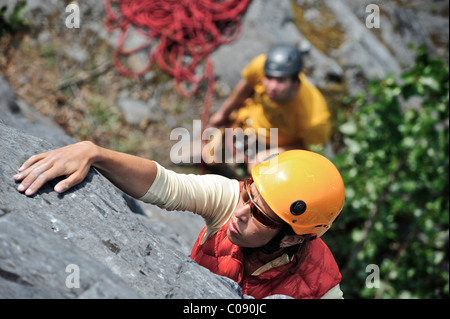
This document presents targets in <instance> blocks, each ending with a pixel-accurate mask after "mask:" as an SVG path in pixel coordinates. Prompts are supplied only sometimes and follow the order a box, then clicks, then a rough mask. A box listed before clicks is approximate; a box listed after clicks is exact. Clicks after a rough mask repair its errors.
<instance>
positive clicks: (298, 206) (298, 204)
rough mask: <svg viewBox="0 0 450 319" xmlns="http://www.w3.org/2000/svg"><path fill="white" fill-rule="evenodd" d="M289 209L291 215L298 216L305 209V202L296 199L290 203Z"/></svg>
mask: <svg viewBox="0 0 450 319" xmlns="http://www.w3.org/2000/svg"><path fill="white" fill-rule="evenodd" d="M290 210H291V214H292V215H295V216H299V215H301V214H303V213H304V212H305V211H306V203H305V202H304V201H302V200H296V201H295V202H293V203H292V204H291V207H290Z"/></svg>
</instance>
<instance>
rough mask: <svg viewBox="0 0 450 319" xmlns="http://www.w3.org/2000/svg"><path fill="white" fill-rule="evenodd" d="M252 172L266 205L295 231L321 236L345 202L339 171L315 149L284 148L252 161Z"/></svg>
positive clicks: (299, 233)
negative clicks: (263, 159) (282, 150)
mask: <svg viewBox="0 0 450 319" xmlns="http://www.w3.org/2000/svg"><path fill="white" fill-rule="evenodd" d="M251 174H252V178H253V181H254V183H255V186H256V187H257V189H258V191H259V192H260V194H261V196H262V197H263V198H264V200H265V201H266V203H267V205H269V207H270V208H271V209H272V210H273V211H274V212H275V214H277V215H278V216H279V217H280V218H281V219H283V220H284V221H285V222H286V223H288V224H289V225H290V226H291V227H292V229H293V230H294V232H295V233H296V234H298V235H306V234H315V235H316V236H317V237H320V236H322V235H323V234H324V233H325V232H326V231H327V230H328V229H330V227H331V224H332V223H333V221H334V220H335V219H336V217H337V216H338V215H339V214H340V212H341V210H342V208H343V206H344V199H345V191H344V182H343V181H342V177H341V175H340V174H339V171H338V170H337V168H336V167H335V166H334V165H333V163H331V162H330V161H329V160H328V159H326V158H325V157H323V156H322V155H319V154H317V153H313V152H310V151H304V150H292V151H286V152H283V153H280V154H279V155H276V156H272V157H269V158H268V159H266V160H265V161H263V162H262V163H259V164H258V165H255V166H254V167H253V169H252V172H251Z"/></svg>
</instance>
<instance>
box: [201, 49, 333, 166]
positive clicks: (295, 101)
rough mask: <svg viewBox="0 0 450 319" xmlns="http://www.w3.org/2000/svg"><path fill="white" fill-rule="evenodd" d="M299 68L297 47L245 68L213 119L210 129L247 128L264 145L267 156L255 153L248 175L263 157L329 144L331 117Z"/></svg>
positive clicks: (272, 52) (262, 57) (273, 53)
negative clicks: (274, 135)
mask: <svg viewBox="0 0 450 319" xmlns="http://www.w3.org/2000/svg"><path fill="white" fill-rule="evenodd" d="M302 67H303V61H302V54H301V52H300V51H299V50H298V49H297V48H296V47H295V46H292V45H277V46H275V47H273V48H272V49H271V50H270V51H269V53H268V54H267V55H266V54H261V55H259V56H257V57H255V58H254V59H253V60H252V61H251V62H250V64H248V65H247V66H246V67H245V68H244V70H243V71H242V79H241V80H240V82H239V83H238V84H237V86H236V87H235V89H234V90H233V92H232V94H231V95H230V96H229V97H228V99H227V100H226V101H225V102H224V104H223V105H222V106H221V107H220V109H219V110H218V111H217V112H216V113H215V114H213V116H211V119H210V123H209V124H210V126H211V127H223V126H227V127H230V126H231V127H241V128H243V130H244V131H245V132H248V131H249V129H251V130H250V131H251V132H255V133H256V136H255V137H256V138H257V139H260V140H261V139H262V140H264V143H265V145H266V149H267V150H268V152H267V151H266V150H261V149H258V154H257V155H256V160H255V161H253V162H252V163H250V162H249V170H250V169H251V167H252V166H253V165H254V164H256V163H258V162H260V161H261V160H262V159H263V158H265V157H266V155H267V154H272V153H281V152H282V151H286V150H291V149H308V147H309V146H310V145H323V144H325V143H326V142H327V141H328V139H329V135H330V130H331V124H330V112H329V110H328V107H327V104H326V102H325V100H324V98H323V96H322V94H321V93H320V92H319V90H318V89H317V88H316V87H314V86H313V85H312V84H311V83H310V82H309V81H308V80H307V78H306V76H305V75H304V74H303V73H302ZM270 128H276V129H277V130H276V131H274V130H270ZM261 129H264V130H261ZM273 132H275V133H277V135H278V136H277V140H276V141H275V143H274V141H273V139H272V140H270V134H273ZM250 140H251V138H250Z"/></svg>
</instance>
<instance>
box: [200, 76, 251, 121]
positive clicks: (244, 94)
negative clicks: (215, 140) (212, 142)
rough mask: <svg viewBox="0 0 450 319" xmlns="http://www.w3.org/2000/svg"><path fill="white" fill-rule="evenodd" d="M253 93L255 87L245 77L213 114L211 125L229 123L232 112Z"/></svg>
mask: <svg viewBox="0 0 450 319" xmlns="http://www.w3.org/2000/svg"><path fill="white" fill-rule="evenodd" d="M252 94H253V87H252V86H251V85H250V84H249V83H248V82H247V81H246V80H245V79H241V80H240V81H239V83H238V84H237V85H236V87H235V88H234V90H233V92H231V94H230V96H229V97H228V98H227V99H226V100H225V102H224V103H223V104H222V106H221V107H220V108H219V110H218V111H217V112H216V113H215V114H214V115H212V116H211V119H210V121H209V125H210V126H211V127H218V126H223V125H227V124H229V122H230V114H231V113H232V112H233V111H234V110H237V109H238V108H240V107H241V106H242V105H243V104H244V102H245V100H246V99H247V98H249V97H250V96H252Z"/></svg>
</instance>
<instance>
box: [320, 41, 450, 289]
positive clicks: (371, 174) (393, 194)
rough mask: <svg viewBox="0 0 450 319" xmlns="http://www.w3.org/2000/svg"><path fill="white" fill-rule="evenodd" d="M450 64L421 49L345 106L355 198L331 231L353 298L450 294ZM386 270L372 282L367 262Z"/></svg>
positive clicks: (346, 161)
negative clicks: (409, 63)
mask: <svg viewBox="0 0 450 319" xmlns="http://www.w3.org/2000/svg"><path fill="white" fill-rule="evenodd" d="M448 76H449V72H448V64H446V63H444V62H443V61H442V60H441V59H438V58H431V57H429V56H428V55H427V53H426V51H425V49H422V48H421V49H419V50H418V51H417V59H416V63H415V65H414V66H413V67H412V68H411V69H410V70H408V71H406V72H404V73H403V74H402V75H401V77H400V79H397V80H396V79H394V77H393V76H388V77H387V78H385V79H384V80H382V81H378V82H377V81H372V82H371V83H370V85H369V88H368V92H367V94H361V95H360V96H358V97H357V98H356V99H355V101H353V103H351V105H350V107H349V108H348V109H346V110H343V111H341V112H340V113H339V114H338V128H339V132H340V134H341V135H342V141H343V144H344V147H343V150H342V151H341V152H340V153H339V154H338V155H337V156H336V157H335V158H334V159H333V161H334V163H335V164H336V166H337V167H338V168H339V170H340V171H341V173H342V176H343V179H344V182H345V184H346V205H345V207H344V211H343V213H342V217H341V218H340V219H339V221H338V222H337V223H336V224H335V226H333V227H334V231H333V232H332V233H333V234H334V235H330V236H329V237H330V238H326V241H327V243H328V244H329V245H330V247H332V248H333V252H334V254H335V255H336V259H337V260H338V263H339V264H340V266H341V270H342V274H343V281H342V288H343V291H344V295H345V296H346V297H347V298H444V297H445V298H448V292H449V291H448V290H449V276H448V234H449V227H448V225H449V171H448V166H449V157H448V156H449V78H448ZM370 264H374V265H376V266H378V267H379V270H380V276H379V278H380V286H379V288H371V287H370V285H369V287H368V286H367V285H366V279H367V276H368V275H369V273H367V272H366V266H367V265H370Z"/></svg>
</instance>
